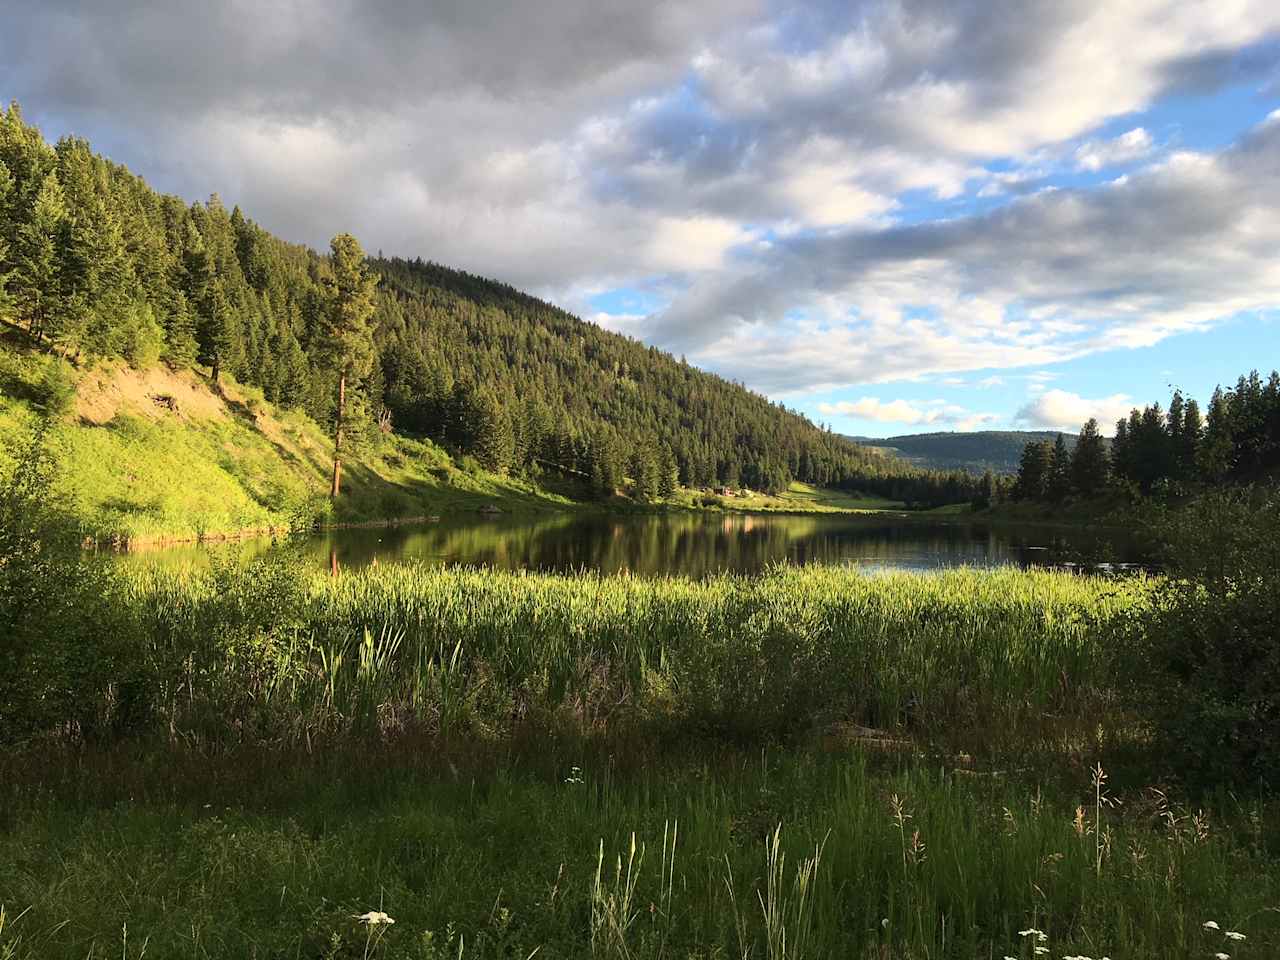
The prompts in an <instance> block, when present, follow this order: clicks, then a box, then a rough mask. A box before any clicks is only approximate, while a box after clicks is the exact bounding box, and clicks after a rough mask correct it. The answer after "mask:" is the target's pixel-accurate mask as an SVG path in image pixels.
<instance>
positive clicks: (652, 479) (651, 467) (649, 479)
mask: <svg viewBox="0 0 1280 960" xmlns="http://www.w3.org/2000/svg"><path fill="white" fill-rule="evenodd" d="M627 472H628V473H630V474H631V492H632V495H633V496H634V497H635V498H636V499H637V500H639V501H641V502H644V503H647V502H649V501H650V500H656V499H657V498H658V484H659V477H658V462H657V459H656V456H655V454H654V452H653V451H652V450H651V449H650V448H649V446H648V445H647V444H641V445H639V446H637V447H635V449H633V450H632V451H631V460H630V463H629V464H628V466H627Z"/></svg>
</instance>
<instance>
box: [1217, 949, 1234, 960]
mask: <svg viewBox="0 0 1280 960" xmlns="http://www.w3.org/2000/svg"><path fill="white" fill-rule="evenodd" d="M1213 960H1231V954H1229V953H1222V952H1221V951H1219V952H1218V953H1215V954H1214V955H1213Z"/></svg>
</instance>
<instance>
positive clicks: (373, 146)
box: [0, 0, 1280, 393]
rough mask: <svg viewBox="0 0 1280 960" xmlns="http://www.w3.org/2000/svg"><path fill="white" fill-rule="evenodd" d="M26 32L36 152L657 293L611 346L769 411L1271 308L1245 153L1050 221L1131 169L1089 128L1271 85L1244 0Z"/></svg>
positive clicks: (303, 228) (749, 3)
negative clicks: (74, 136) (630, 344)
mask: <svg viewBox="0 0 1280 960" xmlns="http://www.w3.org/2000/svg"><path fill="white" fill-rule="evenodd" d="M16 6H18V5H17V4H13V3H9V4H7V6H6V9H5V13H6V16H5V17H4V18H3V22H4V26H5V29H4V30H3V31H0V64H4V67H3V68H2V69H0V97H3V98H7V97H10V96H14V97H17V98H19V99H20V100H21V101H22V102H23V103H24V106H25V108H26V109H27V112H28V115H29V116H31V117H33V118H35V119H37V120H38V121H40V122H41V123H42V124H43V125H44V127H45V128H46V131H47V132H48V133H50V134H51V135H54V136H56V135H59V134H61V133H64V132H75V133H79V134H84V135H87V136H90V137H92V138H93V139H94V142H95V144H96V145H97V146H99V147H100V148H102V149H105V150H106V152H108V153H109V154H111V155H112V157H113V158H114V159H116V160H118V161H121V162H125V163H128V164H129V165H130V166H131V167H133V168H134V169H135V170H136V171H138V172H140V173H142V174H143V175H145V176H146V177H147V178H148V179H150V180H151V181H152V182H153V183H155V184H156V185H157V186H159V187H161V188H162V189H166V190H171V191H174V192H177V193H179V194H181V195H182V196H184V197H186V198H188V199H203V198H204V197H205V196H207V195H208V194H209V193H211V192H213V191H218V192H220V193H221V194H222V195H223V196H224V198H225V199H226V200H227V202H228V203H237V202H238V203H240V204H241V205H242V206H243V207H244V208H245V210H246V211H247V212H248V213H249V215H251V216H253V217H254V218H255V219H257V220H259V221H260V222H261V223H262V224H263V225H264V226H266V227H268V228H269V229H272V230H274V231H276V232H277V233H280V234H282V235H283V236H285V237H287V238H289V239H294V240H299V241H303V242H308V243H311V244H313V245H316V246H321V247H322V246H323V245H324V244H325V243H327V240H328V238H329V237H330V236H331V235H332V234H334V233H336V232H338V231H339V230H351V231H353V232H355V233H356V234H357V235H358V236H360V237H361V239H362V240H363V241H364V242H365V244H366V246H367V247H368V248H369V249H371V250H376V249H380V248H381V249H384V250H385V251H386V252H388V253H392V252H394V253H401V254H404V255H408V256H415V255H421V256H423V257H426V258H430V259H434V260H438V261H442V262H445V263H450V264H453V265H456V266H460V267H463V268H466V269H469V270H472V271H476V272H479V273H483V274H486V275H490V276H496V277H499V278H502V279H504V280H507V281H509V282H512V283H515V284H517V285H520V286H523V287H526V288H529V289H531V290H533V291H534V292H537V293H540V294H542V295H544V296H549V297H552V298H556V299H559V300H561V302H565V300H566V298H571V297H572V296H574V295H575V293H576V292H577V291H582V290H586V289H593V290H602V289H608V288H610V287H611V286H614V287H616V286H630V287H634V286H637V285H640V284H642V283H649V284H661V286H662V289H663V293H664V295H663V298H662V299H663V300H664V301H665V300H670V306H669V308H667V309H665V310H663V311H661V312H659V313H656V314H654V315H653V316H651V317H648V318H643V319H637V318H624V319H621V320H614V321H611V322H613V323H615V325H625V327H626V329H627V330H628V332H629V333H631V334H632V335H635V336H640V337H642V338H644V339H647V340H649V341H651V342H656V343H658V344H659V345H661V346H665V347H668V348H671V349H674V350H677V351H687V352H688V353H689V354H690V357H691V359H693V360H695V361H696V362H700V363H703V364H706V365H709V366H712V367H714V368H715V369H717V370H719V371H720V372H723V373H725V374H726V375H729V376H732V377H735V378H739V379H742V380H744V381H746V382H747V383H748V384H749V385H751V386H752V387H755V388H757V389H761V390H766V391H769V392H776V393H786V392H796V391H805V390H811V389H815V388H819V387H822V386H824V385H827V386H841V385H848V384H851V383H870V382H875V381H882V380H889V379H895V378H898V379H900V378H903V377H908V376H919V375H923V374H926V373H930V372H935V373H947V372H960V371H967V370H971V369H983V368H1003V367H1017V366H1036V365H1041V364H1049V363H1054V362H1057V361H1060V360H1063V359H1067V358H1070V357H1074V356H1082V355H1085V354H1087V353H1090V352H1093V351H1096V350H1102V349H1112V348H1115V347H1125V346H1141V345H1145V344H1150V343H1154V342H1156V341H1158V340H1159V339H1161V338H1162V337H1165V336H1168V335H1169V334H1171V333H1173V332H1177V331H1179V330H1184V329H1193V328H1197V327H1199V326H1203V325H1204V324H1206V323H1209V322H1211V321H1213V320H1214V319H1215V318H1217V317H1220V316H1224V315H1226V314H1227V313H1229V312H1231V311H1233V310H1237V309H1243V308H1245V307H1246V306H1259V305H1265V304H1269V303H1272V302H1274V294H1275V292H1276V290H1277V288H1278V286H1280V285H1278V284H1277V281H1276V277H1275V269H1276V268H1274V267H1271V266H1270V264H1271V262H1272V260H1273V258H1272V257H1271V256H1270V251H1273V250H1274V249H1275V248H1276V242H1277V240H1278V239H1280V237H1277V236H1276V231H1277V229H1278V228H1277V227H1276V226H1273V224H1277V223H1280V217H1277V215H1276V214H1277V213H1278V212H1280V211H1277V209H1276V207H1277V206H1278V205H1280V200H1278V196H1280V191H1277V190H1276V189H1275V187H1274V185H1275V180H1276V177H1275V174H1276V169H1275V165H1276V153H1277V151H1276V148H1275V145H1274V144H1273V143H1272V142H1271V140H1272V139H1274V138H1272V137H1270V136H1269V135H1268V134H1266V133H1265V132H1260V133H1258V134H1255V135H1254V136H1253V137H1251V138H1250V139H1249V140H1248V141H1247V142H1246V143H1244V144H1242V145H1240V146H1239V147H1237V148H1235V149H1233V150H1230V151H1227V152H1226V153H1225V154H1223V155H1221V156H1212V155H1196V154H1175V155H1173V156H1170V157H1167V158H1166V159H1164V160H1163V161H1162V162H1161V163H1160V164H1157V165H1155V166H1154V167H1152V168H1150V169H1148V170H1144V171H1139V172H1136V173H1133V174H1131V175H1130V177H1129V179H1128V180H1127V181H1125V182H1123V183H1115V184H1112V185H1107V186H1102V187H1097V188H1092V189H1091V190H1090V191H1071V190H1060V191H1058V192H1056V193H1046V192H1044V191H1045V189H1046V187H1048V186H1051V184H1050V183H1049V182H1048V180H1047V179H1046V177H1048V175H1049V174H1050V173H1052V172H1053V171H1054V170H1055V169H1057V167H1061V166H1062V165H1072V164H1074V163H1076V162H1078V163H1080V164H1083V165H1085V168H1086V169H1093V168H1094V167H1093V164H1097V165H1098V166H1097V169H1105V168H1106V167H1107V166H1109V165H1111V164H1113V163H1118V162H1126V163H1128V162H1131V161H1132V160H1134V159H1142V156H1140V154H1141V151H1142V150H1143V149H1144V144H1143V143H1142V142H1141V141H1142V140H1143V138H1144V137H1146V138H1147V139H1148V140H1150V139H1151V137H1150V134H1149V133H1148V132H1147V131H1146V130H1145V128H1135V129H1134V130H1132V131H1130V133H1128V134H1125V135H1123V136H1121V137H1119V138H1117V139H1115V140H1110V141H1108V140H1098V139H1097V137H1098V136H1099V134H1098V130H1099V129H1100V128H1101V127H1102V126H1103V124H1105V123H1108V122H1113V121H1114V120H1115V118H1117V117H1123V116H1125V115H1128V114H1131V113H1133V112H1135V111H1138V110H1142V109H1143V108H1145V107H1147V106H1149V105H1151V104H1153V103H1155V102H1156V101H1158V100H1159V99H1160V98H1161V97H1163V96H1165V95H1167V94H1169V93H1171V92H1179V91H1188V90H1194V91H1200V92H1203V91H1212V90H1215V89H1219V88H1221V87H1223V86H1224V85H1226V84H1234V83H1239V82H1242V79H1243V80H1248V81H1249V82H1253V83H1262V82H1265V81H1266V79H1267V78H1268V77H1269V76H1272V75H1274V73H1275V61H1276V57H1275V50H1274V49H1273V47H1269V46H1268V45H1267V44H1266V43H1265V42H1264V41H1266V40H1267V38H1269V37H1272V36H1273V35H1274V34H1275V33H1276V31H1277V30H1280V6H1277V5H1276V4H1274V3H1270V2H1267V0H1236V2H1233V3H1229V4H1219V5H1216V6H1214V7H1213V9H1212V10H1209V11H1207V10H1206V9H1205V8H1204V6H1203V5H1197V4H1186V3H1184V2H1179V0H1132V2H1127V3H1109V2H1106V0H1074V2H1070V3H1063V2H1060V0H1017V2H1014V0H1000V2H995V3H967V4H957V3H951V2H944V0H863V2H845V0H810V2H805V3H793V2H785V0H780V2H773V0H653V2H646V3H636V2H634V0H544V2H540V3H537V4H527V3H526V4H511V3H506V2H501V3H500V2H498V0H469V2H466V3H449V2H443V0H440V2H437V0H431V2H427V3H409V2H406V0H372V2H369V3H354V2H351V0H315V2H311V3H307V4H299V3H297V2H291V3H282V4H268V5H260V4H259V5H254V4H250V3H248V2H247V0H228V2H225V3H213V4H210V3H196V2H194V0H175V2H172V3H166V4H161V5H156V4H152V3H144V2H142V0H121V2H118V3H111V4H92V3H87V2H78V3H77V2H72V0H48V2H44V3H40V4H27V5H23V6H24V9H22V10H20V11H16V10H9V9H8V7H16ZM1086 138H1087V139H1086ZM1126 138H1127V139H1126ZM1082 139H1084V140H1085V142H1084V143H1081V140H1082ZM1145 146H1146V147H1149V146H1150V144H1149V143H1147V144H1146V145H1145ZM1117 158H1127V159H1117ZM1055 164H1056V165H1057V167H1055ZM1250 177H1252V178H1253V180H1252V182H1250V179H1249V178H1250ZM988 189H989V191H990V195H991V196H992V197H994V198H995V199H994V200H993V202H995V203H997V204H999V206H997V208H996V209H995V210H994V211H993V212H991V213H988V214H986V215H984V216H972V215H968V216H966V215H965V213H964V207H963V206H961V207H958V208H957V207H953V206H951V205H952V204H956V203H961V204H963V203H964V202H966V201H971V200H973V198H974V196H975V195H976V194H977V193H979V192H982V191H987V190H988ZM920 204H926V205H932V207H931V210H930V214H929V216H928V217H926V218H925V222H919V220H920V218H919V217H918V216H914V215H913V214H914V213H916V212H918V205H920ZM913 205H916V206H915V207H913ZM1157 263H1158V264H1159V265H1160V269H1159V270H1156V269H1153V264H1157ZM908 305H915V306H923V307H927V308H929V309H928V311H927V312H926V313H924V314H916V313H913V312H911V311H909V310H907V309H906V308H907V307H908Z"/></svg>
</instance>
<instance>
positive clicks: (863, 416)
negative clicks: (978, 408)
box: [818, 397, 1000, 431]
mask: <svg viewBox="0 0 1280 960" xmlns="http://www.w3.org/2000/svg"><path fill="white" fill-rule="evenodd" d="M818 411H819V412H820V413H822V414H823V416H828V417H850V418H854V419H859V420H874V421H875V422H877V423H904V424H909V425H911V426H920V425H925V424H929V425H935V426H940V427H948V428H950V429H952V430H961V431H968V430H976V429H977V428H978V427H981V426H988V425H990V424H993V423H996V422H998V421H999V420H1000V416H999V415H998V414H994V413H977V412H974V411H972V410H966V409H965V408H963V407H959V406H956V405H955V404H952V403H948V402H947V401H945V400H929V401H926V402H924V403H913V402H911V401H909V400H890V401H889V402H888V403H885V402H883V401H881V400H880V399H879V398H877V397H863V398H862V399H860V400H841V401H838V402H836V403H820V404H818Z"/></svg>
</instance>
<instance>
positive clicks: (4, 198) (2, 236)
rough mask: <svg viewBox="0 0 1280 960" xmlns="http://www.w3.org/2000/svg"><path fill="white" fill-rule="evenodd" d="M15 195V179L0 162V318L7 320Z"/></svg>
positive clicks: (11, 268) (11, 267)
mask: <svg viewBox="0 0 1280 960" xmlns="http://www.w3.org/2000/svg"><path fill="white" fill-rule="evenodd" d="M13 193H14V188H13V177H12V176H11V175H10V173H9V168H8V167H7V166H5V163H4V161H3V160H0V318H3V319H5V320H8V318H9V307H10V302H11V301H10V298H9V292H8V286H9V277H10V274H11V273H12V271H13V265H12V264H11V263H10V262H9V250H10V247H11V246H12V244H11V237H10V233H11V232H12V230H11V220H10V216H11V214H10V207H9V203H10V198H11V197H12V196H13Z"/></svg>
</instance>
